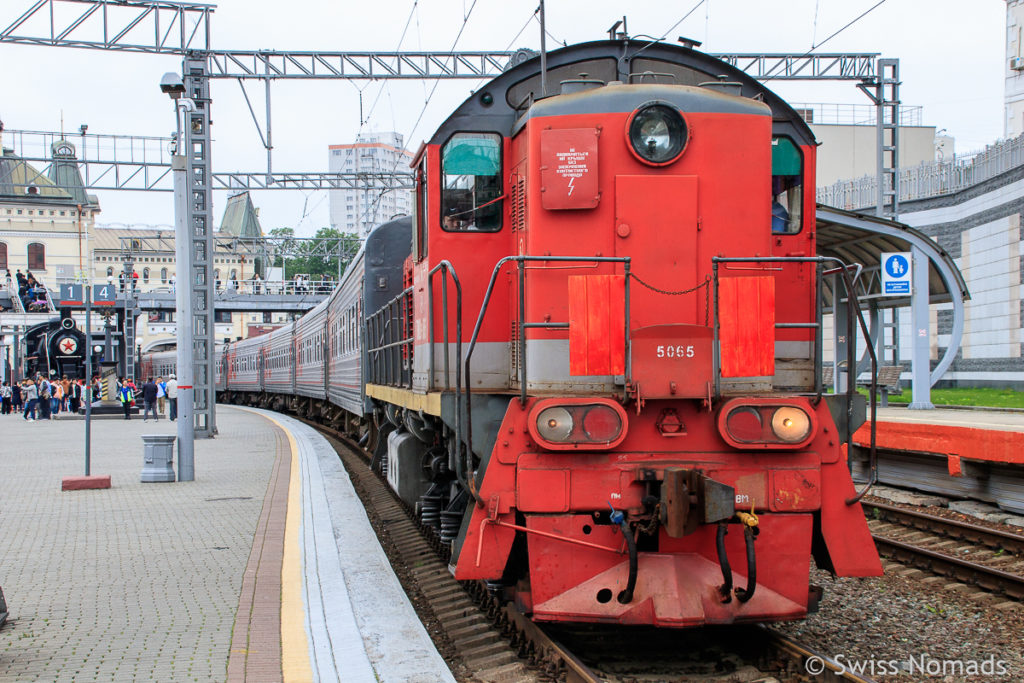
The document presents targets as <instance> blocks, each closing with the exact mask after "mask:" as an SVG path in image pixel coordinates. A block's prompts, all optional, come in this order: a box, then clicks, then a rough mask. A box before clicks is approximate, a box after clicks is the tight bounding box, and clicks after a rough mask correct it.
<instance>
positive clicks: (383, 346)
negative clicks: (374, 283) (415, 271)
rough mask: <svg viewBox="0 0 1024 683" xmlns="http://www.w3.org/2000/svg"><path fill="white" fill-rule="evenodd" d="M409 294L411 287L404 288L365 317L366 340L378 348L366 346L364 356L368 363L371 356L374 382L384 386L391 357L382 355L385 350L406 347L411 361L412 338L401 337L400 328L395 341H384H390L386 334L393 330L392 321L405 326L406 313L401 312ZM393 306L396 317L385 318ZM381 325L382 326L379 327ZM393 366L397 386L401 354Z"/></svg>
mask: <svg viewBox="0 0 1024 683" xmlns="http://www.w3.org/2000/svg"><path fill="white" fill-rule="evenodd" d="M411 293H412V287H406V288H405V289H403V290H402V291H401V292H400V293H399V294H398V295H396V296H395V297H394V298H392V299H391V300H389V301H388V302H387V303H385V304H384V305H383V306H381V307H380V308H378V309H377V310H376V311H374V312H373V313H371V314H370V315H368V316H366V319H365V324H366V328H367V339H368V340H372V341H374V342H375V343H377V344H378V346H374V347H372V348H371V347H369V344H368V345H367V349H366V355H367V360H368V361H369V360H370V357H371V354H373V367H372V368H371V371H372V376H373V380H374V382H383V383H385V384H387V383H388V382H389V377H390V373H389V372H388V370H389V369H390V367H391V360H392V355H393V354H391V353H386V354H382V352H384V351H387V350H389V349H392V348H395V347H403V346H408V347H409V348H410V363H411V360H412V354H411V348H412V343H413V338H412V337H403V336H402V330H401V327H399V331H398V334H397V335H396V336H397V337H398V338H397V339H394V340H393V341H386V340H390V339H391V337H390V336H389V334H388V333H389V332H390V331H391V330H392V329H393V328H392V326H391V323H392V321H393V320H395V319H396V317H397V319H398V320H399V321H400V324H405V321H406V320H407V318H408V316H407V315H406V313H407V311H405V310H403V308H404V306H405V305H406V300H407V298H408V296H409V295H410V294H411ZM395 305H398V307H399V310H398V315H397V316H393V315H388V316H387V317H386V318H385V317H384V314H385V313H386V312H390V311H391V310H392V309H393V308H394V306H395ZM381 323H383V325H381ZM371 328H372V329H371ZM382 355H383V363H384V368H383V372H382V368H381V367H380V365H381V362H382V358H381V356H382ZM395 366H396V372H395V380H394V382H395V384H396V386H397V385H401V384H402V372H401V370H402V368H401V353H399V354H398V357H397V359H395ZM410 367H411V366H410ZM382 374H383V378H382V377H381V375H382ZM408 385H409V386H410V388H411V386H412V372H411V370H410V372H409V380H408Z"/></svg>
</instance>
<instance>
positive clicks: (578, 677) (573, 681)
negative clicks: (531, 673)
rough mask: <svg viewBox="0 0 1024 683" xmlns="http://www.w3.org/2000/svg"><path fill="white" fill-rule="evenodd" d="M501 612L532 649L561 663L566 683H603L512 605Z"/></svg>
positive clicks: (506, 606)
mask: <svg viewBox="0 0 1024 683" xmlns="http://www.w3.org/2000/svg"><path fill="white" fill-rule="evenodd" d="M503 611H504V613H505V616H506V617H508V619H509V621H510V622H512V623H513V624H515V625H516V627H517V628H518V629H519V630H520V631H521V632H522V633H523V634H525V635H526V637H527V638H529V640H530V642H532V643H533V645H534V647H535V648H536V649H537V650H538V651H541V652H543V653H544V657H545V658H546V659H548V660H549V661H551V660H553V661H554V662H556V663H557V662H561V663H562V665H563V666H564V670H565V674H566V676H565V680H566V683H603V681H604V679H603V678H601V677H600V676H598V675H597V674H596V673H594V672H593V671H592V670H591V669H590V667H588V666H587V665H586V664H584V663H583V662H582V661H580V659H579V658H578V657H577V656H576V655H574V654H573V653H572V652H570V651H569V650H568V648H566V647H565V646H564V645H562V644H561V643H559V642H558V641H557V640H555V639H554V638H552V637H551V635H550V634H548V633H547V632H546V631H545V630H544V629H543V628H541V626H540V625H539V624H538V623H537V622H535V621H534V620H533V619H530V618H529V617H528V616H526V615H525V614H523V613H522V612H520V611H519V609H517V608H516V607H515V606H514V605H512V604H508V605H505V607H504V608H503Z"/></svg>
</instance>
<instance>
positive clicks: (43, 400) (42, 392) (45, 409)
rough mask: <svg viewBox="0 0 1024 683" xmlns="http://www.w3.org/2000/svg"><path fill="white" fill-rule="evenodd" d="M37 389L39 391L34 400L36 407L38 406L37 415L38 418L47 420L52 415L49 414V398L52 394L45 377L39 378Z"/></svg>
mask: <svg viewBox="0 0 1024 683" xmlns="http://www.w3.org/2000/svg"><path fill="white" fill-rule="evenodd" d="M37 391H38V393H39V397H38V401H37V402H36V403H37V407H38V408H39V415H38V416H37V417H38V419H40V420H49V419H50V418H52V417H53V415H51V414H50V398H51V396H52V394H51V393H50V391H51V389H50V383H49V382H48V381H47V380H46V378H45V377H40V378H39V386H38V388H37Z"/></svg>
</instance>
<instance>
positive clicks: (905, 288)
mask: <svg viewBox="0 0 1024 683" xmlns="http://www.w3.org/2000/svg"><path fill="white" fill-rule="evenodd" d="M881 264H882V295H883V296H897V295H909V294H910V276H911V271H912V268H911V255H910V252H909V251H899V252H888V253H887V252H882V262H881Z"/></svg>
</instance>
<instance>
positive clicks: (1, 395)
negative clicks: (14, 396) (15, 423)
mask: <svg viewBox="0 0 1024 683" xmlns="http://www.w3.org/2000/svg"><path fill="white" fill-rule="evenodd" d="M10 414H11V386H10V382H8V381H7V380H4V383H3V384H0V415H10Z"/></svg>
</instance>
